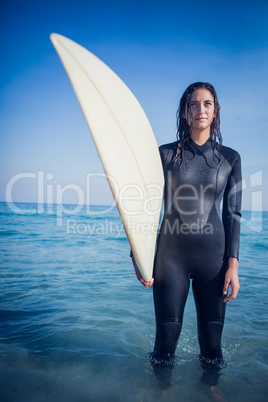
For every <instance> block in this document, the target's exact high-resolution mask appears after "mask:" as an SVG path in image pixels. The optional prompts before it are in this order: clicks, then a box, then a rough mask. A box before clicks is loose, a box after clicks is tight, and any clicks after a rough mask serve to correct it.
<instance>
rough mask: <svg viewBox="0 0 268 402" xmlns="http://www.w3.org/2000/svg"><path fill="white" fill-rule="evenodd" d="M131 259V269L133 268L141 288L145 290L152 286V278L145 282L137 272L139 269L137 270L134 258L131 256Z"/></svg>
mask: <svg viewBox="0 0 268 402" xmlns="http://www.w3.org/2000/svg"><path fill="white" fill-rule="evenodd" d="M131 259H132V264H133V267H134V269H135V272H136V276H137V279H138V280H139V281H140V282H141V283H142V284H143V286H145V287H146V288H148V287H150V286H152V285H153V283H154V278H152V279H150V280H149V281H148V282H147V281H145V280H144V279H143V277H142V275H141V273H140V271H139V268H138V266H137V263H136V261H135V258H134V256H132V257H131Z"/></svg>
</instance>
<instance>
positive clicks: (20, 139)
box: [0, 0, 268, 209]
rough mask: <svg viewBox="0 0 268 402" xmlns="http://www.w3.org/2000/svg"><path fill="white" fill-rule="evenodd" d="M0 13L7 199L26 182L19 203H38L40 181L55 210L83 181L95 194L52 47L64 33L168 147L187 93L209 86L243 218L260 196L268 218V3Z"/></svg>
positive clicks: (103, 193) (70, 2)
mask: <svg viewBox="0 0 268 402" xmlns="http://www.w3.org/2000/svg"><path fill="white" fill-rule="evenodd" d="M0 14H1V17H0V18H1V21H0V22H1V24H0V27H1V28H0V29H1V60H2V62H1V74H0V77H1V99H0V106H1V112H0V114H1V115H0V135H1V148H0V161H1V181H0V200H1V201H4V200H5V191H6V187H7V184H8V182H9V183H10V181H11V180H12V178H14V176H15V175H18V174H21V177H22V178H21V179H20V180H18V181H16V182H15V184H14V186H13V193H12V195H13V198H14V200H15V201H26V202H31V201H37V198H38V184H39V201H42V199H40V197H41V196H42V197H43V198H44V199H43V201H46V199H47V198H48V199H49V200H51V199H52V198H53V200H54V202H55V201H56V194H57V191H59V190H57V188H58V189H62V188H63V186H64V185H67V184H75V185H76V186H78V187H79V188H81V189H82V190H81V191H85V192H86V178H87V174H88V173H90V174H92V173H96V172H97V173H98V172H103V169H102V166H101V163H100V161H99V158H98V155H97V152H96V149H95V147H94V144H93V141H92V139H91V136H90V133H89V131H88V128H87V125H86V123H85V120H84V117H83V115H82V112H81V110H80V107H79V105H78V102H77V100H76V97H75V95H74V93H73V90H72V87H71V85H70V83H69V81H68V78H67V75H66V73H65V71H64V69H63V67H62V65H61V62H60V60H59V58H58V56H57V54H56V52H55V50H54V48H53V46H52V44H51V42H50V40H49V35H50V33H52V32H56V33H60V34H62V35H65V36H67V37H69V38H71V39H73V40H74V41H76V42H78V43H80V44H81V45H83V46H85V47H86V48H87V49H89V50H90V51H91V52H93V53H94V54H95V55H96V56H98V57H99V58H100V59H102V60H103V61H104V62H105V63H106V64H108V65H109V67H111V68H112V69H113V70H114V71H115V72H116V73H117V74H118V75H119V76H120V77H121V78H122V79H123V81H124V82H125V83H126V84H127V85H128V86H129V88H130V89H131V90H132V92H133V93H134V94H135V96H136V97H137V98H138V100H139V102H140V103H141V105H142V107H143V108H144V110H145V112H146V114H147V116H148V118H149V121H150V123H151V125H152V127H153V130H154V133H155V136H156V139H157V143H158V144H159V145H161V144H163V143H166V142H171V141H174V140H175V139H176V119H175V114H176V109H177V107H178V102H179V99H180V97H181V95H182V92H183V91H184V89H185V88H186V87H187V86H188V85H189V84H191V83H192V82H195V81H209V82H211V83H212V84H213V85H214V86H215V88H216V90H217V92H218V97H219V101H220V104H221V121H222V125H221V128H222V135H223V140H224V141H223V143H224V144H225V145H228V146H230V147H232V148H234V149H236V150H238V151H239V153H240V154H241V157H242V163H243V177H244V179H245V183H246V186H247V191H245V194H244V201H243V209H250V208H251V200H252V199H253V200H255V198H254V197H253V196H252V191H263V197H264V208H265V209H268V200H267V199H268V197H267V194H268V191H267V188H268V178H267V177H268V162H267V155H266V154H267V135H268V130H267V127H268V113H267V107H268V101H267V93H268V80H267V76H268V32H267V31H268V24H267V19H268V2H267V1H265V0H254V1H247V0H243V1H235V0H234V1H222V2H216V1H215V0H214V1H202V2H201V1H195V0H193V1H182V2H181V1H179V0H177V1H169V0H165V1H162V0H161V1H157V0H155V1H147V0H143V1H139V0H138V1H137V0H135V1H134V0H133V1H127V0H124V1H123V0H122V1H116V0H115V1H108V0H106V1H101V0H96V1H90V0H89V1H81V0H76V1H74V0H54V1H51V0H2V1H1V11H0ZM260 171H262V177H261V173H258V172H260ZM38 172H39V176H37V173H38ZM254 174H255V176H254ZM252 175H253V176H252ZM26 176H28V178H27V177H26ZM17 177H18V176H17ZM250 177H251V181H250ZM42 180H43V181H42ZM261 181H262V182H263V185H262V186H260V184H261ZM90 184H91V192H90V196H91V199H90V201H91V202H92V203H100V204H106V203H109V202H111V195H110V190H109V188H108V186H107V184H106V183H105V180H104V179H103V178H102V179H101V178H95V179H93V180H92V182H91V183H90ZM57 185H58V187H57ZM250 186H254V187H252V188H251V191H250ZM48 187H49V189H48ZM40 194H41V195H40ZM53 194H54V196H53ZM42 197H41V198H42ZM76 200H77V196H76V193H75V192H74V191H72V190H68V191H65V195H64V202H71V203H72V202H74V203H75V202H76ZM253 203H255V206H256V205H257V204H258V203H259V201H253ZM256 203H257V204H256Z"/></svg>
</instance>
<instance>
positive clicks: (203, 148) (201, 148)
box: [190, 138, 212, 152]
mask: <svg viewBox="0 0 268 402" xmlns="http://www.w3.org/2000/svg"><path fill="white" fill-rule="evenodd" d="M190 143H191V145H193V146H194V147H195V148H196V149H197V150H198V151H200V152H206V151H207V150H209V149H211V146H212V141H211V139H210V138H209V139H208V140H207V141H206V142H205V143H204V144H203V145H198V144H197V143H196V142H194V140H192V138H190Z"/></svg>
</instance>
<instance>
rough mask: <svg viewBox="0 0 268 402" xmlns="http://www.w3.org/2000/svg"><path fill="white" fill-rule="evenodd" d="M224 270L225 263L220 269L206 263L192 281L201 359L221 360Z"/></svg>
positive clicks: (214, 264) (213, 264)
mask: <svg viewBox="0 0 268 402" xmlns="http://www.w3.org/2000/svg"><path fill="white" fill-rule="evenodd" d="M214 266H215V268H214ZM226 268H227V267H226V263H224V264H222V266H221V267H220V269H219V268H217V267H216V262H214V263H212V264H210V266H209V263H207V265H206V267H203V270H202V273H201V274H200V275H196V277H195V278H194V279H193V293H194V298H195V304H196V311H197V325H198V340H199V345H200V352H201V359H202V358H203V359H207V360H211V361H213V360H217V359H218V360H219V361H220V360H222V350H221V337H222V330H223V325H224V317H225V307H226V304H225V303H224V302H223V299H224V296H223V285H224V277H225V272H226Z"/></svg>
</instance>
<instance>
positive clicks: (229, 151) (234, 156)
mask: <svg viewBox="0 0 268 402" xmlns="http://www.w3.org/2000/svg"><path fill="white" fill-rule="evenodd" d="M217 148H218V151H219V152H220V154H221V155H222V156H223V157H224V158H225V159H227V161H228V162H229V163H230V164H231V165H233V164H234V163H235V162H240V161H241V157H240V154H239V153H238V152H237V151H236V150H234V149H233V148H230V147H226V146H225V145H219V144H217Z"/></svg>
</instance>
